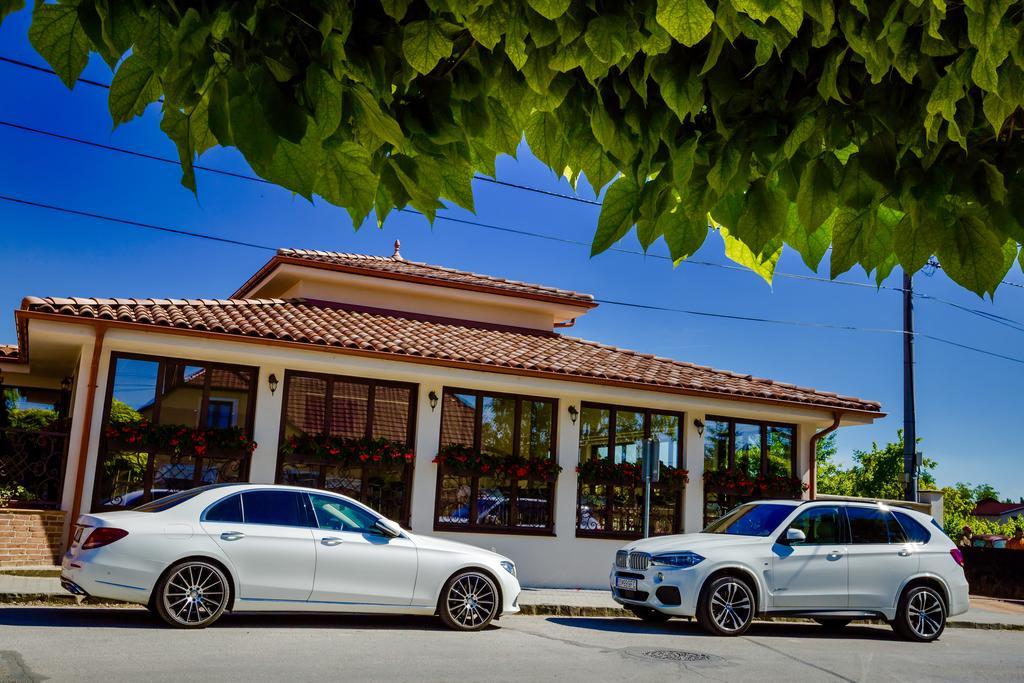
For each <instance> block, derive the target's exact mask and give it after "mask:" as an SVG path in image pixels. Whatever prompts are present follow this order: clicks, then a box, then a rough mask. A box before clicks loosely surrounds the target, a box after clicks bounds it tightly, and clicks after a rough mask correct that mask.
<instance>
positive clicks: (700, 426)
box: [693, 417, 704, 436]
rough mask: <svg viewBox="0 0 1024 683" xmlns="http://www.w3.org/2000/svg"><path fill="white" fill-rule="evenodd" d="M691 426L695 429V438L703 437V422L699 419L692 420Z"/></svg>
mask: <svg viewBox="0 0 1024 683" xmlns="http://www.w3.org/2000/svg"><path fill="white" fill-rule="evenodd" d="M693 426H694V427H696V428H697V436H704V422H703V420H701V419H700V418H699V417H696V418H694V419H693Z"/></svg>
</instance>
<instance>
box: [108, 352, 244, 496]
mask: <svg viewBox="0 0 1024 683" xmlns="http://www.w3.org/2000/svg"><path fill="white" fill-rule="evenodd" d="M119 360H136V361H142V362H151V363H154V362H155V363H157V372H156V382H155V384H154V388H153V394H154V395H153V417H152V418H151V419H150V422H152V423H153V424H158V423H159V419H160V407H161V404H162V403H163V398H164V394H163V388H164V375H165V374H166V373H165V372H164V367H165V365H166V364H175V365H186V366H193V367H197V366H201V367H203V368H204V370H211V369H214V368H216V369H221V370H227V371H238V370H244V371H248V372H249V373H250V374H251V377H252V381H251V382H250V384H249V391H248V395H247V397H246V409H245V420H244V422H243V421H242V420H241V419H239V424H238V425H237V426H238V427H239V428H240V429H242V430H243V431H244V432H245V434H246V436H247V437H248V438H250V439H251V438H252V436H253V427H254V423H255V417H256V393H257V392H256V390H257V387H258V386H259V381H260V368H259V367H256V366H253V365H240V364H236V363H221V362H217V361H206V360H201V359H197V358H179V357H176V356H154V355H150V354H143V353H131V352H126V351H112V352H111V353H110V359H109V361H108V366H107V379H106V382H107V386H106V388H105V395H104V402H103V419H102V420H101V422H100V424H101V425H103V426H104V427H106V426H107V425H109V424H110V410H111V408H112V407H113V404H114V384H115V383H116V381H117V363H118V361H119ZM210 377H211V373H209V372H207V373H206V375H205V377H204V378H203V397H202V401H201V403H200V407H199V419H200V427H199V429H210V427H208V426H207V425H206V422H207V420H208V418H209V414H208V411H209V404H210V382H211V379H210ZM239 417H241V416H239ZM108 455H109V446H108V444H107V440H106V439H105V438H101V439H100V447H99V449H98V453H97V457H96V467H95V471H94V472H93V489H92V499H93V500H92V509H93V510H94V511H96V512H106V511H111V510H115V511H116V510H127V509H130V508H128V507H125V506H120V505H103V503H102V501H101V500H100V491H99V488H98V487H97V486H96V483H97V482H99V481H100V480H101V477H102V469H103V463H104V462H106V459H107V456H108ZM148 455H149V457H148V458H146V471H145V473H144V474H143V477H142V489H143V495H142V503H140V505H141V504H145V503H148V502H150V501H152V500H153V498H152V497H151V496H152V489H153V461H154V459H155V458H154V456H156V455H160V453H149V454H148ZM190 457H191V458H192V460H193V463H194V467H193V470H194V471H193V475H192V476H193V484H195V485H194V486H193V487H192V488H198V487H199V486H202V484H201V483H200V482H201V481H202V476H203V467H202V464H203V463H202V461H203V460H204V459H205V458H206V457H208V456H190ZM239 458H240V460H241V466H240V468H239V472H238V478H239V483H240V482H247V481H249V468H250V465H251V464H252V453H245V454H244V455H240V456H239ZM225 483H226V482H225ZM183 490H185V491H188V490H191V489H183ZM136 507H137V506H136Z"/></svg>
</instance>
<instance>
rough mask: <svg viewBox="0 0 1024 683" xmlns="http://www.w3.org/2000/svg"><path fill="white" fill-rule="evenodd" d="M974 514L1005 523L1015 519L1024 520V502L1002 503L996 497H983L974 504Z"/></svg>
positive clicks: (981, 517) (979, 517)
mask: <svg viewBox="0 0 1024 683" xmlns="http://www.w3.org/2000/svg"><path fill="white" fill-rule="evenodd" d="M971 514H972V515H974V516H975V517H977V518H978V519H987V520H990V521H993V522H999V523H1000V524H1005V523H1006V522H1010V521H1013V520H1014V519H1017V520H1020V521H1024V503H1000V502H999V501H998V500H996V499H995V498H983V499H982V500H980V501H978V504H977V505H975V506H974V510H973V511H972V512H971Z"/></svg>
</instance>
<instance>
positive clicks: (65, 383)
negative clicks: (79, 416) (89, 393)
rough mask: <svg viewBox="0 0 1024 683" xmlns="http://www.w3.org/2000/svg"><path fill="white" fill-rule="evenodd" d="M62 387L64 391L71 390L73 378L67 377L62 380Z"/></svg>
mask: <svg viewBox="0 0 1024 683" xmlns="http://www.w3.org/2000/svg"><path fill="white" fill-rule="evenodd" d="M60 388H61V389H63V390H64V391H71V378H70V377H65V378H64V379H62V380H61V381H60Z"/></svg>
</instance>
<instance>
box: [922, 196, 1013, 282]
mask: <svg viewBox="0 0 1024 683" xmlns="http://www.w3.org/2000/svg"><path fill="white" fill-rule="evenodd" d="M940 239H941V241H940V243H939V245H938V248H937V252H938V253H937V256H938V257H939V263H941V264H942V270H943V272H944V273H946V275H948V276H949V277H950V278H952V279H953V281H954V282H956V283H957V284H959V285H960V286H961V287H966V288H967V289H969V290H971V291H972V292H974V293H975V294H977V295H978V296H983V295H984V294H985V293H986V292H991V291H995V288H996V286H998V285H999V281H1000V280H1001V279H1002V276H1003V273H1002V268H1003V240H1001V239H999V237H997V236H996V234H995V232H993V231H992V229H990V228H989V227H988V225H986V224H985V222H984V221H983V220H982V219H981V218H980V217H979V216H976V215H973V214H967V215H962V216H960V219H959V220H958V221H957V222H956V223H954V224H952V225H949V226H944V228H943V229H942V230H941V231H940Z"/></svg>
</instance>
